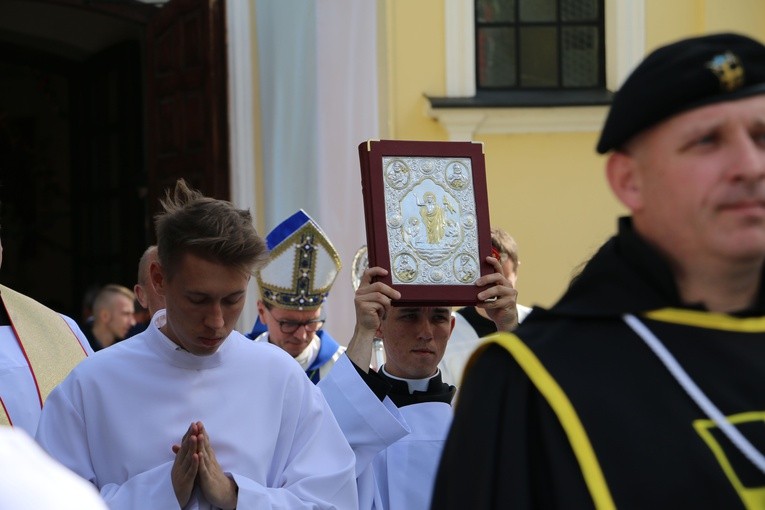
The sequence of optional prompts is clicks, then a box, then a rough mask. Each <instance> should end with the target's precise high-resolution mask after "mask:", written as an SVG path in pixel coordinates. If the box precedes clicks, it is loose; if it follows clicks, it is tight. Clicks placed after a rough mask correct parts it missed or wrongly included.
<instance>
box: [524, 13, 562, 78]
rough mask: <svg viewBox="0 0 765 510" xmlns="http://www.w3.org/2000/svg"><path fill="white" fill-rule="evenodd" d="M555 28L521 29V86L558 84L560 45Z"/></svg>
mask: <svg viewBox="0 0 765 510" xmlns="http://www.w3.org/2000/svg"><path fill="white" fill-rule="evenodd" d="M555 34H556V30H555V29H554V28H546V27H545V28H543V27H539V28H536V27H535V28H522V29H521V42H520V44H521V57H520V60H521V84H520V85H521V87H557V86H558V45H557V41H556V37H555Z"/></svg>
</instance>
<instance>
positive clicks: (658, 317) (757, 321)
mask: <svg viewBox="0 0 765 510" xmlns="http://www.w3.org/2000/svg"><path fill="white" fill-rule="evenodd" d="M643 316H644V317H646V318H647V319H652V320H655V321H660V322H669V323H672V324H681V325H683V326H696V327H699V328H705V329H716V330H719V331H734V332H738V333H762V332H765V317H734V316H732V315H728V314H725V313H715V312H705V311H700V310H685V309H681V308H661V309H659V310H654V311H651V312H647V313H645V314H643Z"/></svg>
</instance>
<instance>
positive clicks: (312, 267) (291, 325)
mask: <svg viewBox="0 0 765 510" xmlns="http://www.w3.org/2000/svg"><path fill="white" fill-rule="evenodd" d="M266 242H267V243H268V249H269V250H270V254H269V260H268V262H267V263H266V264H265V266H263V267H262V268H261V269H260V270H259V271H258V272H257V273H256V274H255V278H256V280H257V282H258V287H259V289H260V299H259V300H258V320H257V321H256V322H255V325H254V327H253V329H252V331H251V332H250V333H248V334H247V335H246V336H248V337H249V338H251V339H253V340H255V341H256V342H270V343H272V344H274V345H276V346H278V347H281V348H282V349H284V350H285V351H287V352H288V353H289V354H290V355H291V356H292V357H293V358H295V361H297V362H298V363H300V366H301V367H303V370H305V371H306V375H308V378H309V379H311V381H313V382H314V383H318V382H319V380H321V379H322V378H323V377H324V376H325V375H326V374H327V372H329V370H330V369H331V368H332V366H333V365H334V364H335V361H337V359H338V358H339V357H340V355H341V354H342V353H343V352H344V351H345V347H343V346H342V345H340V344H338V343H337V341H335V339H334V338H332V336H330V335H329V333H327V332H326V331H324V330H323V329H321V328H322V326H323V325H324V322H325V317H324V315H323V313H322V304H323V303H324V300H325V299H326V297H327V295H328V294H329V291H330V289H331V288H332V284H333V283H334V281H335V278H336V277H337V273H338V272H339V271H340V268H341V266H342V265H341V263H340V256H339V254H338V253H337V250H335V248H334V246H332V243H331V242H330V241H329V239H328V238H327V236H326V234H324V232H323V231H322V230H321V227H319V225H318V224H317V223H316V222H315V221H314V220H313V219H312V218H311V217H310V216H308V214H306V212H305V211H303V210H302V209H301V210H299V211H298V212H296V213H295V214H293V215H292V216H290V217H289V218H287V219H286V220H284V221H283V222H281V223H280V224H279V225H277V226H276V227H275V228H274V229H273V230H272V231H271V232H270V233H269V234H268V236H266Z"/></svg>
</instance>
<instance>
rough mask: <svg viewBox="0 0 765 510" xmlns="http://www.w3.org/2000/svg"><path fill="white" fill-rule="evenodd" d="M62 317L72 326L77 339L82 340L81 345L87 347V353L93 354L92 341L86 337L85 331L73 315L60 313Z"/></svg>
mask: <svg viewBox="0 0 765 510" xmlns="http://www.w3.org/2000/svg"><path fill="white" fill-rule="evenodd" d="M59 315H61V317H63V318H64V320H65V321H66V323H67V324H69V327H70V328H72V332H73V333H74V334H75V336H76V337H77V340H79V341H80V345H82V348H83V349H85V354H87V355H88V356H92V355H93V348H92V347H91V346H90V342H88V339H87V338H86V337H85V333H83V332H82V330H81V329H80V326H78V325H77V323H76V322H74V320H73V319H72V318H71V317H67V316H66V315H64V314H59Z"/></svg>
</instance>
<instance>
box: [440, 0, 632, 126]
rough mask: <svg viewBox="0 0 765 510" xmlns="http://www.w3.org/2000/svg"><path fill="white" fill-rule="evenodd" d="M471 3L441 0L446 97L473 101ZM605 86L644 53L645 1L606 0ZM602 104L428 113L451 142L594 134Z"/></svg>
mask: <svg viewBox="0 0 765 510" xmlns="http://www.w3.org/2000/svg"><path fill="white" fill-rule="evenodd" d="M474 5H475V4H474V0H444V9H445V21H446V32H445V35H446V37H445V39H446V96H447V97H473V96H475V93H476V83H475V7H474ZM605 9H606V13H605V14H606V19H605V23H606V87H607V88H608V90H611V91H614V90H616V89H617V87H618V85H619V84H620V83H621V82H622V81H623V80H624V78H626V77H627V74H629V72H630V71H631V70H632V69H633V67H634V66H635V65H636V64H637V63H638V62H639V61H640V59H641V58H643V55H644V53H645V0H628V1H627V0H605ZM607 111H608V108H607V107H606V106H566V107H545V108H536V107H535V108H531V107H530V108H525V107H492V108H488V107H487V108H472V107H459V108H455V107H448V108H446V107H439V108H433V107H432V106H431V107H430V108H429V110H428V114H429V115H430V116H431V117H433V118H434V119H436V120H438V121H439V122H440V123H441V124H442V125H443V126H444V127H445V128H446V130H447V132H448V133H449V139H450V140H473V138H474V137H475V136H476V135H478V134H509V133H545V132H546V133H551V132H568V131H598V130H599V129H600V128H601V126H602V125H603V121H604V119H605V116H606V113H607Z"/></svg>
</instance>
